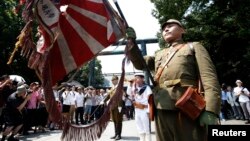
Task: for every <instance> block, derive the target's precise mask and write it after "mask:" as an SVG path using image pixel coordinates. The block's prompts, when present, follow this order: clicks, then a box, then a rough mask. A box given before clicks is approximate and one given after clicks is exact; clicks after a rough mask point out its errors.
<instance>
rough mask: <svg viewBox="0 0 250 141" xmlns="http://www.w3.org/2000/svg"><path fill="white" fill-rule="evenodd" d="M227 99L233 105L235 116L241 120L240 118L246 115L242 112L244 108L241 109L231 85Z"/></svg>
mask: <svg viewBox="0 0 250 141" xmlns="http://www.w3.org/2000/svg"><path fill="white" fill-rule="evenodd" d="M227 101H228V103H229V104H230V105H231V107H232V110H233V117H234V118H235V119H236V120H239V119H240V120H243V119H244V117H243V114H242V112H241V111H242V110H241V107H240V104H239V103H238V102H236V96H235V95H234V92H233V89H232V87H231V86H227Z"/></svg>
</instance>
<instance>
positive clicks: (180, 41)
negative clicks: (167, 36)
mask: <svg viewBox="0 0 250 141" xmlns="http://www.w3.org/2000/svg"><path fill="white" fill-rule="evenodd" d="M183 42H184V41H183V40H182V39H180V40H177V41H174V42H173V43H171V44H169V47H175V46H176V45H178V44H182V43H183Z"/></svg>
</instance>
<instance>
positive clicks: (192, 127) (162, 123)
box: [155, 109, 207, 141]
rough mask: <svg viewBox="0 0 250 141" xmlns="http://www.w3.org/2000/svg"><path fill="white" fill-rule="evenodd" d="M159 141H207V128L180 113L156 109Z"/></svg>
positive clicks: (157, 138) (157, 137)
mask: <svg viewBox="0 0 250 141" xmlns="http://www.w3.org/2000/svg"><path fill="white" fill-rule="evenodd" d="M155 125H156V133H157V134H156V140H157V141H206V140H207V133H206V129H205V127H201V126H200V125H199V121H198V120H197V121H193V120H191V119H189V118H188V117H186V116H185V115H183V114H182V113H181V112H179V111H173V110H160V109H156V114H155Z"/></svg>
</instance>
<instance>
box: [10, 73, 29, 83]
mask: <svg viewBox="0 0 250 141" xmlns="http://www.w3.org/2000/svg"><path fill="white" fill-rule="evenodd" d="M9 76H10V79H11V80H12V81H17V82H24V83H25V82H26V81H25V80H24V78H23V77H22V76H20V75H9Z"/></svg>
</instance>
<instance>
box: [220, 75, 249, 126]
mask: <svg viewBox="0 0 250 141" xmlns="http://www.w3.org/2000/svg"><path fill="white" fill-rule="evenodd" d="M235 84H236V86H235V87H232V86H230V85H226V84H225V83H223V84H222V86H221V112H220V119H221V121H225V120H228V119H232V118H233V119H236V120H245V121H246V122H245V123H246V124H250V98H249V94H250V93H249V91H248V88H247V87H244V86H243V82H242V81H241V80H236V82H235Z"/></svg>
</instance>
